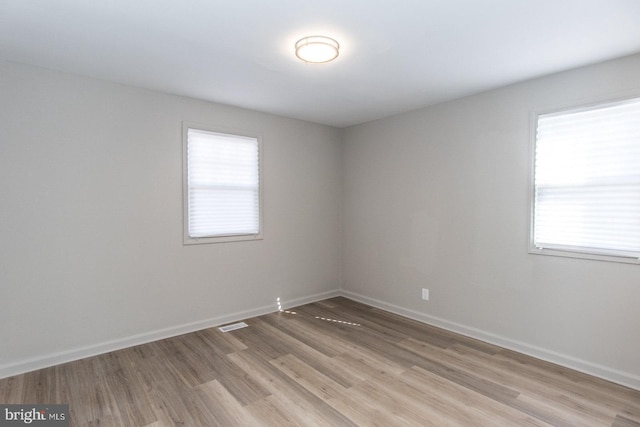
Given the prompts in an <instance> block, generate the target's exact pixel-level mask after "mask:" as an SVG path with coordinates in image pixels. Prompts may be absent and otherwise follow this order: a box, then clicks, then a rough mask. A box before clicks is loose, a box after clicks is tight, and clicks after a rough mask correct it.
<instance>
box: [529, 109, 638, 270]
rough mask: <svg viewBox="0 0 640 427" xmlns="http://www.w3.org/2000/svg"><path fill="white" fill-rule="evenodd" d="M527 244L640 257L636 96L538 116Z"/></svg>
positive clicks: (547, 247) (564, 249)
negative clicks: (531, 226)
mask: <svg viewBox="0 0 640 427" xmlns="http://www.w3.org/2000/svg"><path fill="white" fill-rule="evenodd" d="M534 183H535V184H534V185H535V189H534V190H535V191H534V219H533V221H534V223H533V244H534V246H535V247H536V248H538V249H543V250H544V249H555V250H561V251H570V252H579V253H586V254H596V255H606V256H618V257H629V258H639V257H640V99H633V100H627V101H622V102H617V103H611V104H604V105H599V106H596V107H591V108H586V109H579V110H570V111H564V112H560V113H553V114H543V115H540V116H538V124H537V134H536V146H535V176H534Z"/></svg>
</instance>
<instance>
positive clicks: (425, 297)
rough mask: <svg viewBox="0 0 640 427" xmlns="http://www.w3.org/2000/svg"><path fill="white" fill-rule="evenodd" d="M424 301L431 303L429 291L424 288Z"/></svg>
mask: <svg viewBox="0 0 640 427" xmlns="http://www.w3.org/2000/svg"><path fill="white" fill-rule="evenodd" d="M422 299H423V300H427V301H429V289H425V288H422Z"/></svg>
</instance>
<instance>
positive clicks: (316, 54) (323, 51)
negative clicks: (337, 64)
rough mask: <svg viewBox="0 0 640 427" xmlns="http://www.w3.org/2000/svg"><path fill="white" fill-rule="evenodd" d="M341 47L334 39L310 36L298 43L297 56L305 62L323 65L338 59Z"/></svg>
mask: <svg viewBox="0 0 640 427" xmlns="http://www.w3.org/2000/svg"><path fill="white" fill-rule="evenodd" d="M339 49H340V45H339V44H338V42H337V41H335V40H334V39H332V38H329V37H324V36H309V37H304V38H301V39H300V40H298V41H297V42H296V56H297V57H298V58H300V59H301V60H303V61H304V62H313V63H322V62H329V61H333V60H334V59H336V58H337V57H338V50H339Z"/></svg>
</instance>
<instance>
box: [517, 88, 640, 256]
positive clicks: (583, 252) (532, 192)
mask: <svg viewBox="0 0 640 427" xmlns="http://www.w3.org/2000/svg"><path fill="white" fill-rule="evenodd" d="M639 98H640V94H637V93H632V94H627V95H626V96H624V97H620V98H615V99H605V100H599V101H591V102H588V103H581V104H570V105H563V106H559V107H554V108H545V109H537V110H534V111H532V112H531V114H530V120H529V121H530V126H529V127H530V130H529V162H530V171H529V242H528V253H529V254H532V255H549V256H556V257H567V258H577V259H586V260H595V261H608V262H617V263H625V264H640V258H637V257H633V256H629V255H616V254H613V253H602V252H599V251H598V250H590V249H588V248H575V249H574V248H566V249H565V248H561V249H560V248H548V247H547V248H540V247H537V246H536V245H535V243H534V242H535V215H536V212H535V209H536V183H535V174H536V145H537V130H538V118H539V117H540V116H543V115H551V114H560V113H573V112H579V111H589V110H593V109H597V108H598V107H606V106H607V105H612V104H616V103H624V102H626V101H632V100H634V99H639ZM611 252H613V251H611Z"/></svg>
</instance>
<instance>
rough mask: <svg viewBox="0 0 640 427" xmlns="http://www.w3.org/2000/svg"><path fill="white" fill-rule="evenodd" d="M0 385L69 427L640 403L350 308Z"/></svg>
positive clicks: (0, 392)
mask: <svg viewBox="0 0 640 427" xmlns="http://www.w3.org/2000/svg"><path fill="white" fill-rule="evenodd" d="M245 321H246V323H247V324H248V325H249V326H248V327H247V328H243V329H238V330H236V331H232V332H227V333H222V332H220V331H219V330H218V329H217V328H209V329H206V330H202V331H198V332H194V333H191V334H185V335H181V336H178V337H173V338H169V339H166V340H160V341H156V342H152V343H148V344H144V345H140V346H135V347H131V348H128V349H124V350H119V351H116V352H111V353H107V354H102V355H98V356H94V357H90V358H86V359H83V360H78V361H75V362H71V363H67V364H62V365H58V366H54V367H50V368H46V369H41V370H38V371H34V372H29V373H26V374H23V375H17V376H14V377H11V378H5V379H1V380H0V403H23V404H27V403H32V404H33V403H48V404H56V403H58V404H60V403H68V404H69V405H70V411H71V423H72V425H73V426H80V427H85V426H97V425H99V426H146V427H161V426H194V427H200V426H225V427H227V426H474V427H475V426H492V427H493V426H498V427H499V426H538V427H547V426H576V425H580V426H593V427H596V426H612V427H640V391H638V390H632V389H629V388H626V387H623V386H620V385H616V384H613V383H610V382H608V381H605V380H602V379H598V378H593V377H591V376H589V375H586V374H583V373H579V372H575V371H572V370H570V369H566V368H563V367H560V366H557V365H554V364H552V363H549V362H545V361H541V360H538V359H534V358H532V357H529V356H526V355H522V354H519V353H515V352H513V351H510V350H506V349H503V348H500V347H497V346H495V345H492V344H488V343H483V342H481V341H478V340H474V339H471V338H468V337H464V336H461V335H458V334H454V333H451V332H448V331H444V330H442V329H438V328H436V327H433V326H428V325H424V324H422V323H420V322H417V321H415V320H411V319H406V318H403V317H402V316H398V315H396V314H393V313H388V312H385V311H384V310H380V309H377V308H373V307H369V306H366V305H363V304H360V303H358V302H355V301H351V300H348V299H345V298H331V299H328V300H325V301H320V302H317V303H312V304H307V305H304V306H301V307H296V308H293V309H289V310H286V311H279V312H274V313H271V314H267V315H264V316H259V317H256V318H251V319H246V320H245Z"/></svg>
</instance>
